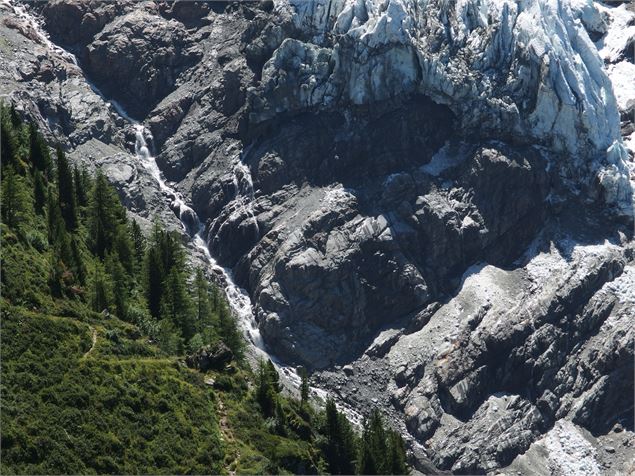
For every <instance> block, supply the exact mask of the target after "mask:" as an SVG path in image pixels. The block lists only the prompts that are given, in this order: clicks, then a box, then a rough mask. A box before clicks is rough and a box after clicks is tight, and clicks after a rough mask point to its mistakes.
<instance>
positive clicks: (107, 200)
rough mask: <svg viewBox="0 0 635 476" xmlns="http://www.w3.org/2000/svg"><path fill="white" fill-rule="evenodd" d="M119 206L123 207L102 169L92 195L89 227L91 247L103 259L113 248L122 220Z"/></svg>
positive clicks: (98, 172) (99, 171)
mask: <svg viewBox="0 0 635 476" xmlns="http://www.w3.org/2000/svg"><path fill="white" fill-rule="evenodd" d="M119 208H122V207H121V205H120V204H119V199H118V197H117V195H116V194H115V192H114V191H113V190H112V188H111V187H110V184H109V183H108V180H107V179H106V177H105V176H104V174H103V173H102V172H101V170H98V171H97V176H96V177H95V183H94V186H93V190H92V193H91V197H90V212H89V216H88V224H89V226H88V228H89V242H90V244H91V249H92V251H93V253H95V254H96V255H97V256H99V257H100V258H101V259H104V258H105V257H106V252H107V251H109V250H110V249H112V246H113V242H114V238H115V232H116V230H117V227H118V225H119V222H120V216H121V211H120V210H119ZM124 217H125V212H124Z"/></svg>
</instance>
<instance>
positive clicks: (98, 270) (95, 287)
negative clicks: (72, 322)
mask: <svg viewBox="0 0 635 476" xmlns="http://www.w3.org/2000/svg"><path fill="white" fill-rule="evenodd" d="M109 295H110V292H109V289H108V282H107V279H106V276H105V273H104V270H103V266H102V264H101V263H99V262H97V263H96V266H95V271H94V273H93V277H92V283H91V295H90V298H91V299H90V302H91V307H92V308H93V311H95V312H102V311H104V310H107V309H108V307H109V305H110V299H109Z"/></svg>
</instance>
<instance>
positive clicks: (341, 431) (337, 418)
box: [323, 399, 365, 474]
mask: <svg viewBox="0 0 635 476" xmlns="http://www.w3.org/2000/svg"><path fill="white" fill-rule="evenodd" d="M325 418H326V423H325V429H324V432H325V436H326V442H325V447H324V449H323V452H324V456H325V459H326V464H327V466H328V470H329V472H330V473H331V474H353V473H354V472H355V438H354V433H353V429H352V428H351V426H350V423H349V422H348V420H347V419H346V417H345V416H344V415H342V414H341V413H340V412H339V411H338V410H337V407H336V406H335V402H334V401H333V400H332V399H328V400H327V401H326V410H325ZM362 474H365V473H362Z"/></svg>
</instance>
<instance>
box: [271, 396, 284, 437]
mask: <svg viewBox="0 0 635 476" xmlns="http://www.w3.org/2000/svg"><path fill="white" fill-rule="evenodd" d="M274 413H275V431H276V433H277V434H278V435H280V436H286V435H287V416H286V415H285V413H284V408H282V404H281V403H280V399H279V398H278V399H276V409H275V412H274Z"/></svg>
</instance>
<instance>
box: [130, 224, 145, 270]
mask: <svg viewBox="0 0 635 476" xmlns="http://www.w3.org/2000/svg"><path fill="white" fill-rule="evenodd" d="M130 239H131V240H132V246H133V249H134V254H135V260H136V265H137V267H140V266H141V264H142V263H143V258H144V256H145V252H146V239H145V237H144V236H143V233H142V232H141V227H140V226H139V224H138V223H137V221H136V220H131V223H130Z"/></svg>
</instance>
